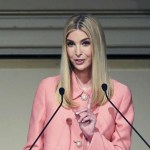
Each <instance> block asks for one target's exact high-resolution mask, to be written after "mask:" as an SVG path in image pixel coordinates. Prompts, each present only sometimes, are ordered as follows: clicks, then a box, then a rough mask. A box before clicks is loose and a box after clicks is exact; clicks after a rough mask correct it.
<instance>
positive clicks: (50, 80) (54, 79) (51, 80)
mask: <svg viewBox="0 0 150 150" xmlns="http://www.w3.org/2000/svg"><path fill="white" fill-rule="evenodd" d="M59 80H60V75H55V76H50V77H46V78H44V79H42V80H41V81H40V84H39V85H40V86H44V87H47V86H48V87H51V86H57V85H58V82H59Z"/></svg>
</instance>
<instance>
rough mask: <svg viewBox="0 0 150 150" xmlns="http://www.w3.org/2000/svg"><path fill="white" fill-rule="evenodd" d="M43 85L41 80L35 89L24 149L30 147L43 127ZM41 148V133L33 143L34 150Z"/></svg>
mask: <svg viewBox="0 0 150 150" xmlns="http://www.w3.org/2000/svg"><path fill="white" fill-rule="evenodd" d="M45 114H46V113H45V86H44V82H43V81H41V83H40V84H39V86H38V88H37V91H36V93H35V97H34V101H33V105H32V112H31V117H30V124H29V130H28V136H27V144H26V145H25V147H24V150H28V149H30V147H31V145H32V144H33V142H34V141H35V139H36V138H37V137H38V135H39V134H40V132H41V129H43V127H44V120H45V116H46V115H45ZM42 149H43V135H42V136H41V137H40V138H39V139H38V141H37V142H36V144H35V145H34V150H42Z"/></svg>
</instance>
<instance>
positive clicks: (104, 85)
mask: <svg viewBox="0 0 150 150" xmlns="http://www.w3.org/2000/svg"><path fill="white" fill-rule="evenodd" d="M102 90H103V91H104V93H105V95H106V98H107V100H108V101H109V102H110V103H111V104H112V105H113V107H114V108H115V109H116V110H117V112H119V114H120V115H121V116H122V117H123V119H124V120H125V121H126V122H127V123H128V124H129V125H130V127H131V128H132V129H133V130H134V131H135V132H136V134H137V135H138V136H139V137H140V138H141V139H142V141H143V142H144V143H145V144H146V145H147V146H148V148H150V145H149V144H148V143H147V142H146V140H145V139H144V138H143V137H142V135H141V134H140V133H139V132H138V131H137V130H136V129H135V128H134V126H133V125H132V124H131V123H130V122H129V121H128V120H127V118H126V117H125V116H124V115H123V114H122V113H121V112H120V110H119V109H118V108H117V107H116V106H115V105H114V103H113V102H112V101H111V100H110V99H109V97H108V95H107V92H106V91H107V84H105V83H104V84H102Z"/></svg>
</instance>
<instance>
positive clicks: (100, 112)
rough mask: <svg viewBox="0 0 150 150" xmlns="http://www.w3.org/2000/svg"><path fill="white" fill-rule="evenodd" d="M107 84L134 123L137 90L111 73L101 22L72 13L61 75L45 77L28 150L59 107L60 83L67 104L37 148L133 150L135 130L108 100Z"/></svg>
mask: <svg viewBox="0 0 150 150" xmlns="http://www.w3.org/2000/svg"><path fill="white" fill-rule="evenodd" d="M103 83H107V85H108V90H107V94H108V96H109V98H110V99H111V101H112V102H113V103H114V104H115V106H116V107H117V108H118V109H119V110H120V111H121V112H122V113H123V115H124V116H125V117H126V118H127V119H128V120H129V122H130V123H131V124H132V123H133V117H134V112H133V105H132V100H131V92H130V90H129V88H128V87H127V86H125V85H123V84H122V83H119V82H118V81H116V80H113V79H110V77H109V74H108V71H107V62H106V44H105V37H104V33H103V30H102V28H101V26H100V25H99V23H98V21H97V20H96V19H95V18H94V17H92V16H90V15H82V14H79V15H75V16H72V17H71V18H70V19H69V20H68V22H67V23H66V26H65V30H64V41H63V49H62V58H61V71H60V75H59V76H55V77H49V78H46V79H44V80H42V82H41V83H40V85H39V87H38V89H37V92H36V95H35V99H34V103H33V108H32V113H31V120H30V127H29V133H28V139H27V144H26V146H25V148H24V150H27V149H29V148H30V147H31V145H32V144H33V142H34V140H35V139H36V137H37V136H38V135H39V133H40V132H41V130H42V129H43V127H44V125H45V124H46V123H47V121H48V120H49V118H50V117H51V116H52V114H53V113H54V111H55V110H56V109H57V107H58V105H59V103H60V100H61V98H60V95H59V92H58V91H59V88H60V87H64V89H65V94H64V102H63V106H62V107H61V108H60V110H59V111H58V112H57V114H56V115H55V117H54V118H53V120H52V121H51V123H50V124H49V125H48V127H47V128H46V130H45V131H44V134H42V136H41V137H40V138H39V140H38V141H37V142H36V144H35V145H34V148H33V149H34V150H78V149H81V150H129V149H130V145H131V128H130V126H129V125H128V124H127V123H126V122H125V121H124V119H123V118H122V117H121V116H120V114H119V113H117V111H116V110H115V109H114V107H113V106H112V105H111V104H110V103H109V102H107V99H106V97H105V95H104V92H103V90H102V89H101V85H102V84H103Z"/></svg>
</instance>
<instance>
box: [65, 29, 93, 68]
mask: <svg viewBox="0 0 150 150" xmlns="http://www.w3.org/2000/svg"><path fill="white" fill-rule="evenodd" d="M66 46H67V54H68V57H69V60H70V62H71V63H72V65H73V67H74V71H91V67H92V44H91V41H90V39H89V37H88V36H87V34H86V33H85V32H83V31H81V30H78V29H77V30H75V31H73V32H71V33H69V35H68V37H67V40H66Z"/></svg>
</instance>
